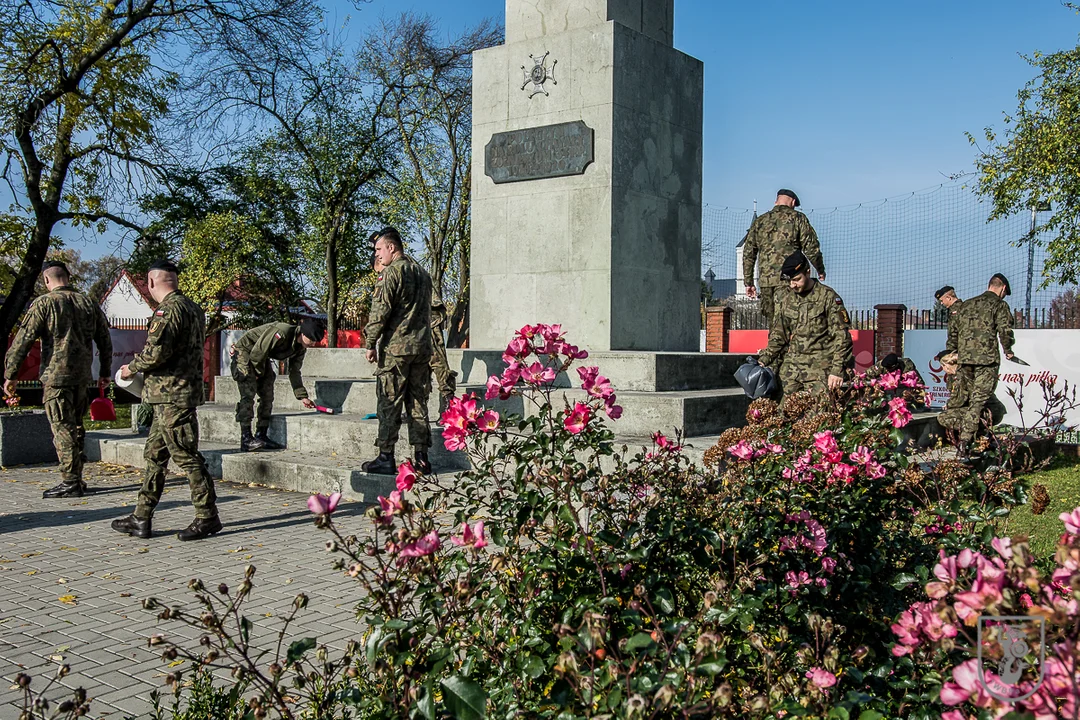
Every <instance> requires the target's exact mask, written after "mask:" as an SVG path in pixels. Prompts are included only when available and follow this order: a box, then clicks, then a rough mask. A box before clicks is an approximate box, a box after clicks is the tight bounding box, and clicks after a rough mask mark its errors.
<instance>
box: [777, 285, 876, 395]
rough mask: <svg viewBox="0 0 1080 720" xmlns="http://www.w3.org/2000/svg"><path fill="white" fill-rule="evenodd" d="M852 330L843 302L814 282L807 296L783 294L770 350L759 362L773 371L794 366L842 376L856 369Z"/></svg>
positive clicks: (832, 292) (837, 296)
mask: <svg viewBox="0 0 1080 720" xmlns="http://www.w3.org/2000/svg"><path fill="white" fill-rule="evenodd" d="M850 329H851V325H850V319H849V317H848V314H847V310H846V309H844V301H843V300H842V299H841V298H840V296H839V295H837V294H836V291H835V290H833V289H832V288H831V287H829V286H828V285H825V284H824V283H822V282H820V281H818V282H815V283H814V287H813V289H811V290H810V292H808V293H806V295H799V294H798V293H796V292H780V293H778V294H777V304H776V314H775V315H774V316H773V323H772V328H771V329H770V330H769V346H768V347H766V348H765V349H764V350H762V351H761V354H760V356H759V358H758V359H759V361H760V362H761V364H762V365H767V366H769V367H772V368H773V369H774V370H775V369H778V368H779V367H780V365H781V364H791V365H793V366H796V365H797V366H800V367H804V368H805V369H807V370H813V371H821V372H823V373H825V374H827V375H837V376H843V374H844V371H845V370H848V369H850V368H852V367H854V365H855V356H854V355H853V353H852V349H851V347H852V346H851V334H850V333H849V332H848V330H850Z"/></svg>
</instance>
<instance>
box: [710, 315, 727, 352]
mask: <svg viewBox="0 0 1080 720" xmlns="http://www.w3.org/2000/svg"><path fill="white" fill-rule="evenodd" d="M729 330H731V308H729V307H710V308H705V352H727V351H728V331H729Z"/></svg>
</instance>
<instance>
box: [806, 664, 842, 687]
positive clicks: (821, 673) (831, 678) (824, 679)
mask: <svg viewBox="0 0 1080 720" xmlns="http://www.w3.org/2000/svg"><path fill="white" fill-rule="evenodd" d="M806 677H808V678H809V679H810V682H812V683H814V684H815V685H817V686H818V687H819V688H821V689H822V690H824V689H826V688H831V687H832V686H833V685H835V684H836V676H835V675H833V674H832V673H831V672H829V671H828V670H826V669H825V668H819V667H815V668H810V669H809V670H807V671H806Z"/></svg>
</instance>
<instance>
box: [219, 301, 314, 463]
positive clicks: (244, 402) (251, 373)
mask: <svg viewBox="0 0 1080 720" xmlns="http://www.w3.org/2000/svg"><path fill="white" fill-rule="evenodd" d="M324 337H326V324H325V323H323V322H322V321H321V320H317V319H315V318H304V319H303V320H302V321H301V322H300V325H299V326H297V325H289V324H288V323H267V324H265V325H260V326H258V327H255V328H252V329H251V330H248V331H247V332H246V333H244V334H243V335H242V336H241V337H240V339H239V340H237V341H236V344H235V345H233V346H232V349H231V350H230V351H229V354H230V356H231V357H232V361H231V362H230V363H229V370H230V372H231V374H232V376H233V379H234V380H236V387H237V390H239V392H240V400H239V401H238V402H237V403H236V422H238V423H240V450H241V452H247V451H248V450H262V449H268V450H277V449H280V448H281V445H279V444H277V443H276V442H274V441H273V440H271V439H270V437H269V436H268V435H267V431H268V430H269V429H270V416H271V415H272V414H273V412H274V380H275V379H276V378H277V375H275V374H274V363H273V362H272V361H274V360H288V361H289V382H290V383H291V384H292V390H293V395H295V396H296V399H297V400H299V401H301V403H303V405H304V407H306V408H309V409H312V410H313V409H314V408H315V403H314V401H312V400H311V399H310V398H309V397H308V391H307V388H305V387H304V378H303V375H302V374H301V371H302V370H303V367H304V356H305V355H306V354H307V349H308V348H309V347H314V346H315V345H318V344H319V343H320V342H322V339H323V338H324ZM256 396H257V397H258V398H259V414H258V421H257V422H256V423H255V428H256V431H255V435H254V436H253V435H252V434H251V419H252V416H253V415H254V412H253V411H254V409H255V398H256Z"/></svg>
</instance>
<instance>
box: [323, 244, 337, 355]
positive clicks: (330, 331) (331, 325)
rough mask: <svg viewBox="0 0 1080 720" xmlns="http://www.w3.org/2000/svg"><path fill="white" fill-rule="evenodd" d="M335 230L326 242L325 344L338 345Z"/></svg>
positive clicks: (333, 346)
mask: <svg viewBox="0 0 1080 720" xmlns="http://www.w3.org/2000/svg"><path fill="white" fill-rule="evenodd" d="M337 261H338V257H337V231H336V230H331V231H330V237H329V239H328V241H327V243H326V285H327V288H326V346H327V347H331V348H336V347H337V346H338V342H337V341H338V337H337V336H338V333H337V326H338V322H337V320H338V319H337V314H338V313H337V308H338V266H337Z"/></svg>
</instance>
